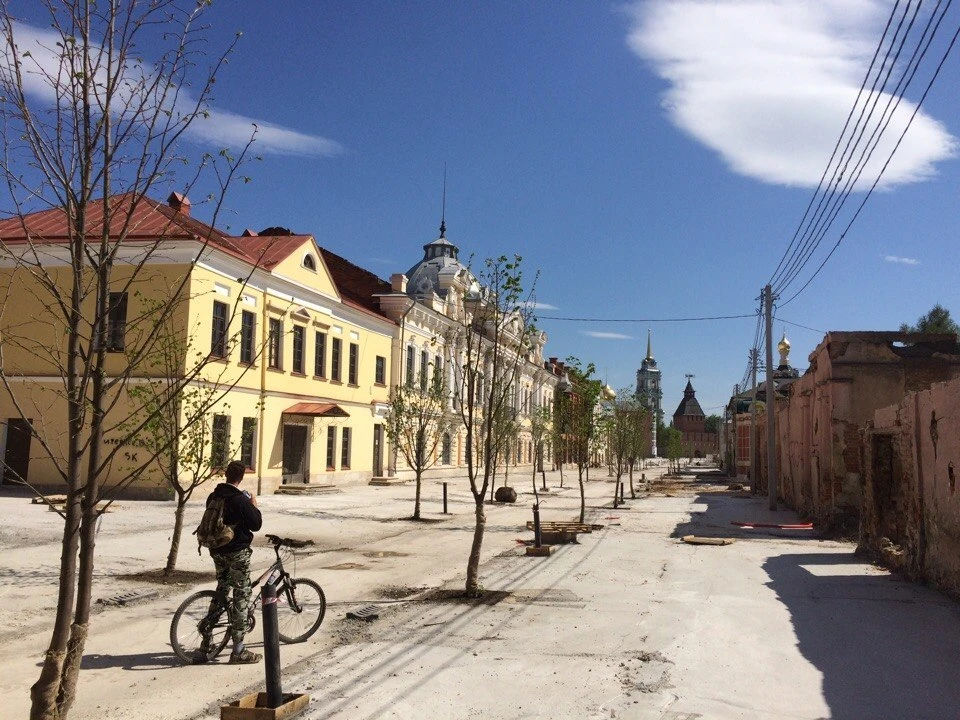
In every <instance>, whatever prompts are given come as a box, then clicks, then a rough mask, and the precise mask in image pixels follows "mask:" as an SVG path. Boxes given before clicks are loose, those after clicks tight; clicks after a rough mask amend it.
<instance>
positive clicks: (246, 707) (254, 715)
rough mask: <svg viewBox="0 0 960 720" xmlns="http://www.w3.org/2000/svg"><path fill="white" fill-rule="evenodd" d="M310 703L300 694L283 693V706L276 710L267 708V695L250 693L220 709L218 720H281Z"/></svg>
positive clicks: (298, 711)
mask: <svg viewBox="0 0 960 720" xmlns="http://www.w3.org/2000/svg"><path fill="white" fill-rule="evenodd" d="M309 702H310V696H309V695H304V694H302V693H284V694H283V704H281V705H280V707H278V708H268V707H267V694H266V693H265V692H261V693H251V694H250V695H244V696H243V697H242V698H240V699H239V700H234V701H233V702H232V703H230V704H229V705H223V706H222V707H221V708H220V720H283V719H284V718H289V717H293V716H294V715H297V714H299V713H300V711H302V710H303V709H304V708H305V707H306V706H307V704H308V703H309Z"/></svg>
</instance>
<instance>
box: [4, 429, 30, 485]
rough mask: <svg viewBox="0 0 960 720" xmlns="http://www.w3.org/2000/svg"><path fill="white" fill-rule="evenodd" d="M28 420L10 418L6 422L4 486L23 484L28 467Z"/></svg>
mask: <svg viewBox="0 0 960 720" xmlns="http://www.w3.org/2000/svg"><path fill="white" fill-rule="evenodd" d="M31 422H32V421H30V420H24V419H23V418H10V419H9V420H7V449H6V451H5V452H4V455H3V462H4V467H3V480H2V482H3V483H4V484H7V485H9V484H10V483H16V482H24V481H26V479H27V471H28V469H29V467H30V438H31V435H32V432H31Z"/></svg>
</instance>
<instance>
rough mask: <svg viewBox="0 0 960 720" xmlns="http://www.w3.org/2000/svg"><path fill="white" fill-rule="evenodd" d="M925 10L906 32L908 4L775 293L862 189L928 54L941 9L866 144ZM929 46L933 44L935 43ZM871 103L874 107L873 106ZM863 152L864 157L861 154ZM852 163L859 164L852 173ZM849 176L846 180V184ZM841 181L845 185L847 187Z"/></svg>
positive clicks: (787, 282) (776, 282) (797, 270)
mask: <svg viewBox="0 0 960 720" xmlns="http://www.w3.org/2000/svg"><path fill="white" fill-rule="evenodd" d="M951 1H952V0H951ZM939 4H940V3H938V7H939ZM919 9H920V4H919V3H918V4H917V5H915V6H914V12H913V15H912V17H910V21H909V23H908V25H907V29H906V31H905V32H904V33H903V35H902V36H901V35H900V30H901V28H902V26H903V24H904V22H905V21H906V18H907V13H908V12H909V10H910V4H909V3H907V5H905V6H904V14H903V16H902V17H901V18H900V21H899V23H898V25H897V29H896V30H895V32H894V35H893V36H892V38H891V41H890V45H889V46H888V47H887V50H886V52H885V54H884V59H883V62H882V63H881V66H880V68H879V70H878V72H877V76H876V77H875V78H874V81H873V84H872V86H871V88H870V93H869V97H870V99H868V100H867V101H866V102H865V103H864V105H863V107H862V108H861V110H860V115H859V117H858V119H857V122H856V124H855V126H854V128H853V130H852V131H851V133H850V136H849V137H848V138H847V143H846V146H845V148H844V151H843V153H842V155H841V160H840V161H838V164H837V167H836V168H835V169H834V173H833V177H832V178H831V182H830V185H831V189H830V191H829V192H827V193H825V194H824V195H823V196H822V197H821V198H820V202H819V203H818V204H817V211H816V212H815V213H814V216H813V217H812V218H810V219H809V220H808V222H807V228H806V230H805V231H804V232H803V235H802V237H803V240H802V242H801V243H800V244H799V245H798V246H797V247H795V249H794V253H793V255H792V257H791V258H790V260H789V261H788V262H787V264H786V266H784V268H783V269H782V271H781V272H780V273H779V276H778V277H777V278H776V279H775V280H774V282H773V283H772V284H773V285H774V291H775V293H776V294H780V293H782V292H783V291H784V290H785V289H786V288H787V287H788V286H789V285H790V284H791V283H792V282H793V281H794V280H795V279H796V277H797V276H798V275H799V274H800V273H801V272H802V271H803V268H804V267H805V266H806V264H807V263H808V262H809V260H810V258H811V256H812V255H813V254H814V253H815V252H816V250H817V249H818V248H819V246H820V244H821V242H822V240H823V237H824V236H825V235H826V233H827V232H828V231H829V229H830V227H831V226H832V224H833V223H834V222H835V220H836V217H837V216H838V214H839V213H840V211H841V210H842V208H843V206H844V204H845V203H846V201H847V199H848V197H849V196H850V194H851V193H852V192H853V190H854V188H855V187H856V183H857V182H858V181H859V179H860V176H861V175H862V173H863V170H864V168H865V167H866V165H867V163H868V161H869V160H870V158H871V157H872V155H873V151H874V150H875V149H876V147H877V146H878V144H879V142H880V140H881V139H882V137H883V134H884V132H885V131H886V129H887V127H888V126H889V123H890V121H891V119H892V117H893V113H894V112H895V110H896V109H897V107H899V103H900V101H901V100H902V93H903V92H904V91H905V90H906V89H907V87H909V84H910V82H911V81H912V79H913V77H914V75H915V73H916V68H917V67H919V63H920V61H921V60H922V59H923V56H924V55H925V53H926V48H924V51H923V53H921V54H920V57H919V59H918V52H919V49H920V47H921V46H922V44H923V39H924V38H925V37H926V36H927V33H928V32H929V30H930V27H931V24H932V21H933V18H934V17H935V15H936V12H934V14H932V15H931V16H930V18H929V19H928V22H927V26H926V28H925V29H924V32H923V35H922V36H921V39H920V41H919V42H918V44H917V46H916V47H915V48H914V50H913V55H912V57H911V59H910V61H909V62H908V64H907V66H906V68H905V70H904V72H903V73H902V74H901V76H900V79H899V80H898V82H897V84H896V87H895V88H894V90H893V91H892V92H890V93H889V94H888V99H887V102H886V105H885V107H884V109H883V111H882V113H881V117H880V119H879V120H878V121H876V124H874V126H873V130H872V132H871V133H870V135H869V137H868V138H867V140H866V142H864V135H865V134H866V133H867V130H868V129H869V128H870V126H871V123H872V121H873V118H874V115H875V114H876V112H877V108H878V106H879V105H880V102H881V100H882V99H883V95H884V94H886V91H887V86H888V84H889V80H890V76H891V74H892V72H893V69H894V68H895V67H896V66H897V63H898V62H899V59H900V56H901V54H902V52H903V49H904V47H905V45H906V43H907V40H908V38H909V36H910V33H911V31H912V29H913V25H914V22H915V21H916V17H917V13H918V12H919ZM941 17H942V16H941ZM898 37H899V38H900V39H899V44H898V45H897V47H896V51H895V52H893V47H894V44H895V43H897V42H898V40H897V39H898ZM931 39H932V36H931ZM927 47H929V45H928V46H927ZM891 54H892V58H891ZM884 71H885V72H884ZM870 72H871V70H869V69H868V72H867V75H865V80H866V79H867V78H868V77H869V75H870ZM881 75H882V76H883V82H882V83H880V84H879V87H878V81H879V79H880V77H881ZM894 100H896V102H894ZM858 103H859V96H858V99H857V100H856V101H855V103H854V109H856V106H857V104H858ZM868 106H869V111H868V110H867V107H868ZM842 137H843V134H842V133H841V139H842ZM858 152H859V155H857V153H858ZM841 163H842V166H841ZM851 164H853V170H852V171H851ZM844 178H845V179H846V181H845V182H844ZM841 183H843V185H842V188H841Z"/></svg>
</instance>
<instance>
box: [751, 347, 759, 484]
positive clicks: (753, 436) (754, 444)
mask: <svg viewBox="0 0 960 720" xmlns="http://www.w3.org/2000/svg"><path fill="white" fill-rule="evenodd" d="M759 356H760V351H759V350H757V348H751V350H750V376H751V380H750V382H751V383H752V385H751V387H752V388H753V389H752V390H751V398H750V492H751V494H753V495H756V494H757V493H758V492H760V483H759V480H758V477H759V475H758V473H757V470H758V468H757V358H758V357H759Z"/></svg>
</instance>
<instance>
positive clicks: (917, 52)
mask: <svg viewBox="0 0 960 720" xmlns="http://www.w3.org/2000/svg"><path fill="white" fill-rule="evenodd" d="M952 1H953V0H948V2H947V3H946V5H945V6H944V10H943V12H942V13H940V15H939V17H938V16H937V10H939V8H940V5H941V4H942V3H941V2H938V4H937V8H935V10H934V12H933V13H932V14H931V15H930V17H929V18H928V21H927V24H926V27H925V28H924V30H923V33H922V35H921V38H920V40H919V42H918V44H917V46H916V47H915V48H914V51H913V54H912V56H911V57H910V60H909V61H908V63H907V65H906V68H905V70H904V72H903V74H902V75H901V77H900V80H899V81H898V82H897V85H896V87H895V88H894V90H893V92H892V93H891V94H890V96H889V99H888V100H887V103H886V106H885V108H884V110H883V112H882V114H881V117H880V119H879V121H878V123H879V124H878V125H877V126H876V127H874V129H873V131H872V133H871V134H870V137H869V138H868V140H867V143H866V145H865V147H864V148H863V150H862V151H861V153H860V157H859V158H858V160H857V162H856V164H855V166H854V168H853V173H852V174H851V175H848V178H847V181H846V184H845V186H844V189H843V191H842V193H841V195H840V196H839V197H836V198H834V199H833V200H832V202H831V203H830V206H829V208H828V210H827V212H828V213H829V217H828V218H826V221H825V222H824V218H821V219H820V221H819V222H818V224H820V225H821V227H820V228H819V229H817V228H814V230H815V233H816V234H815V236H811V237H810V238H809V240H810V241H811V242H810V244H808V246H807V249H806V251H805V252H804V253H803V255H802V259H800V260H799V264H798V265H796V266H795V270H794V272H793V273H792V274H791V275H790V276H789V277H788V278H782V279H781V281H780V283H779V285H778V287H777V292H778V293H782V292H783V291H784V290H785V289H786V288H787V287H788V286H789V285H791V284H792V283H793V281H794V280H795V279H796V278H797V277H798V276H799V274H800V272H801V271H802V269H803V267H805V266H806V264H807V262H809V260H810V259H811V257H812V256H813V253H814V252H815V251H816V250H817V248H819V246H820V243H821V242H822V241H823V239H824V237H825V236H826V233H827V232H828V230H829V229H830V227H831V226H832V225H833V223H834V221H835V220H836V218H837V216H838V215H839V213H840V210H841V209H842V208H843V206H844V204H845V203H846V201H847V199H849V196H850V195H851V193H852V192H853V189H854V187H855V185H856V184H857V183H858V182H859V180H860V177H861V175H862V174H863V171H864V170H865V168H866V166H867V163H868V162H869V161H870V160H871V159H872V157H873V154H874V152H875V151H876V149H877V147H878V146H879V144H880V140H881V138H882V136H883V135H884V133H885V132H886V131H887V129H888V128H889V125H890V123H891V122H892V121H893V117H894V114H895V113H896V110H897V109H898V108H899V106H900V103H901V101H902V100H903V93H904V92H905V91H906V90H907V88H908V87H909V86H910V85H911V83H912V82H913V79H914V77H915V76H916V73H917V70H918V69H919V67H920V63H921V62H922V61H923V59H924V58H925V57H926V54H927V51H928V50H929V48H930V45H931V44H932V42H933V40H934V38H935V37H936V34H937V31H938V30H939V28H940V24H941V23H942V21H943V19H944V17H945V16H946V12H947V11H948V10H949V7H950V4H951V3H952ZM935 19H936V24H934V20H935ZM912 22H913V21H912V20H911V26H912ZM931 27H932V28H933V32H932V33H931V32H930V31H931ZM924 40H926V43H924ZM921 48H922V50H921ZM948 54H949V51H948ZM898 57H899V50H898V53H897V57H895V58H894V62H896V60H897V58H898ZM938 73H939V70H938ZM934 77H936V74H935V75H934ZM931 84H932V80H931ZM928 89H929V86H928ZM925 96H926V92H925V93H924V97H925ZM921 102H922V101H921ZM918 111H919V106H918V107H917V108H916V109H915V110H914V113H913V115H911V118H910V121H909V122H908V123H907V126H906V127H907V128H909V126H910V125H911V124H912V122H913V117H914V116H915V115H916V113H917V112H918ZM864 129H865V128H864ZM905 133H906V128H905V129H904V132H903V133H902V134H901V138H900V140H899V141H898V142H897V143H896V144H895V146H894V150H893V152H891V154H890V157H889V158H888V159H887V161H886V162H885V163H884V165H883V167H882V168H881V171H880V173H879V175H878V176H877V178H876V180H875V181H874V183H873V184H872V186H871V188H870V190H869V191H868V193H867V197H869V195H870V194H872V190H873V189H874V188H875V187H876V185H877V184H878V183H879V181H880V179H881V178H882V177H883V174H884V172H885V170H886V168H887V166H888V165H889V162H890V159H892V156H893V154H894V153H895V152H896V150H897V148H899V146H900V142H901V141H902V137H903V135H905ZM861 136H862V132H861ZM848 167H849V162H848V164H847V165H846V166H845V168H844V172H846V171H847V168H848ZM863 204H864V203H861V208H862V206H863ZM857 215H859V210H858V211H857V213H855V215H854V218H856V216H857ZM851 224H852V223H851ZM848 228H849V225H848ZM832 254H833V251H831V252H830V254H829V255H832ZM829 255H828V258H829Z"/></svg>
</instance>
